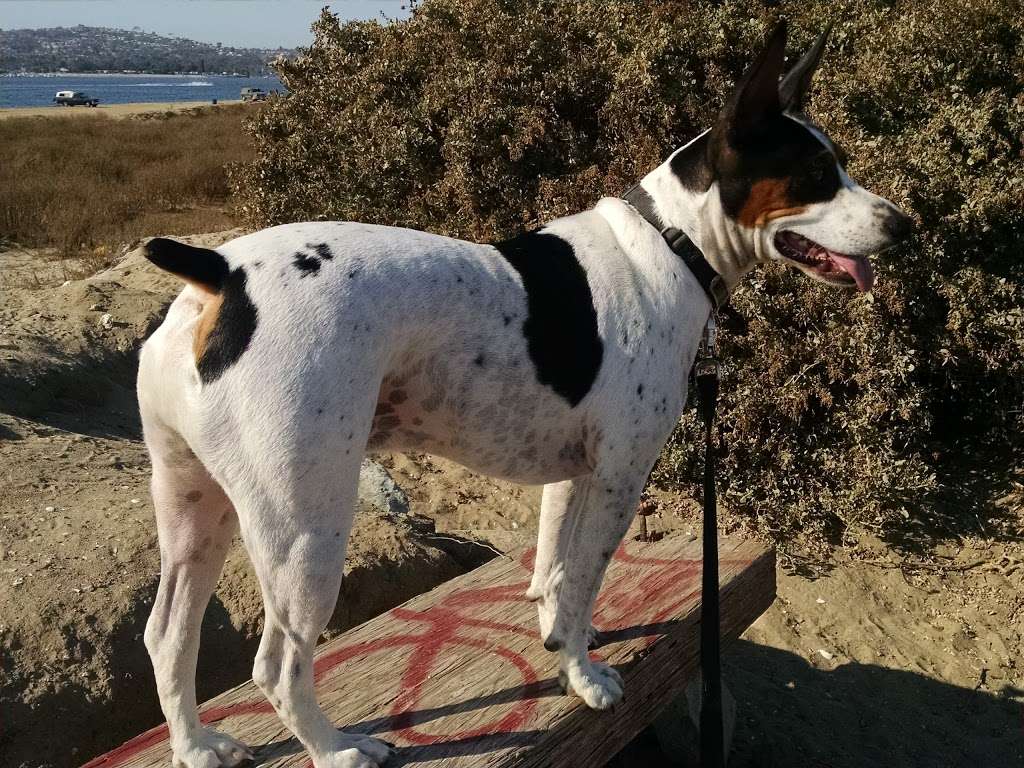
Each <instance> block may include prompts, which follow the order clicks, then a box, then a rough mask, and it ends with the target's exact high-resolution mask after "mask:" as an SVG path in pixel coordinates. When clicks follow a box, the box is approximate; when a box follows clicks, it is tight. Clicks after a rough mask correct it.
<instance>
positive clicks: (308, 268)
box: [292, 243, 351, 277]
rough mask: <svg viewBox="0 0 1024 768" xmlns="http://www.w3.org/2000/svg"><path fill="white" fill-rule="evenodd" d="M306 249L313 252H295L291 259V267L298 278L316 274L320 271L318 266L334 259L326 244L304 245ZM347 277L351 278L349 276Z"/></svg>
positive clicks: (329, 247)
mask: <svg viewBox="0 0 1024 768" xmlns="http://www.w3.org/2000/svg"><path fill="white" fill-rule="evenodd" d="M306 247H307V248H309V249H310V250H311V251H313V254H309V253H304V252H303V251H296V252H295V256H294V257H292V265H293V266H294V267H295V268H296V269H297V270H299V277H306V276H307V275H315V274H317V273H318V272H319V271H320V265H321V264H322V263H323V262H324V261H330V260H331V259H333V258H334V253H333V252H332V251H331V246H329V245H328V244H327V243H317V244H315V245H314V244H313V243H306ZM314 254H315V255H314ZM349 277H351V274H350V275H349Z"/></svg>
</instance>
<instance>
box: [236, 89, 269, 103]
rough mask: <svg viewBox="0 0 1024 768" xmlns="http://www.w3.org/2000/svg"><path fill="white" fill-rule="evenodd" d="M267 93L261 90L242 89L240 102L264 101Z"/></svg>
mask: <svg viewBox="0 0 1024 768" xmlns="http://www.w3.org/2000/svg"><path fill="white" fill-rule="evenodd" d="M266 100H267V92H266V91H264V90H263V89H262V88H243V89H242V101H266Z"/></svg>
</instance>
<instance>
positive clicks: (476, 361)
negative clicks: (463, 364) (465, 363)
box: [473, 352, 484, 368]
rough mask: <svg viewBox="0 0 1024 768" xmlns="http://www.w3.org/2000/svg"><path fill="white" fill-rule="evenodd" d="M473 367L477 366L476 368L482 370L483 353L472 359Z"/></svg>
mask: <svg viewBox="0 0 1024 768" xmlns="http://www.w3.org/2000/svg"><path fill="white" fill-rule="evenodd" d="M473 365H475V366H477V367H478V368H483V367H484V353H483V352H481V353H480V354H479V355H477V356H476V357H474V358H473Z"/></svg>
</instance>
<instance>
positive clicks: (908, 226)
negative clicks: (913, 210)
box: [885, 208, 914, 243]
mask: <svg viewBox="0 0 1024 768" xmlns="http://www.w3.org/2000/svg"><path fill="white" fill-rule="evenodd" d="M885 231H886V232H888V233H889V237H891V238H892V241H893V242H894V243H899V242H902V241H904V240H906V239H907V238H908V237H910V233H911V232H913V231H914V220H913V219H912V218H910V217H909V216H907V214H905V213H903V211H900V210H897V209H895V208H894V209H892V210H891V211H889V217H888V218H887V219H886V220H885Z"/></svg>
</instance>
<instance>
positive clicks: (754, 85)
mask: <svg viewBox="0 0 1024 768" xmlns="http://www.w3.org/2000/svg"><path fill="white" fill-rule="evenodd" d="M785 58H786V21H785V19H783V20H782V21H780V22H779V24H778V26H776V27H775V30H774V31H773V32H772V33H771V35H769V36H768V41H767V42H766V43H765V47H764V50H763V51H762V52H761V55H760V56H758V57H757V60H756V61H754V63H753V64H751V65H750V68H749V69H747V71H746V72H745V73H744V75H743V77H742V78H740V82H739V85H737V86H736V92H735V93H734V94H733V97H732V99H731V100H730V101H729V104H728V106H726V108H725V113H724V115H723V117H724V119H725V123H726V126H727V131H728V136H729V139H730V140H731V141H732V142H733V143H740V142H742V141H743V140H744V139H746V138H749V137H753V136H756V135H757V134H758V133H759V132H760V130H761V128H762V127H763V126H764V125H765V124H766V123H767V122H768V121H769V119H770V118H772V117H775V116H776V115H778V114H780V113H781V112H782V104H781V102H780V101H779V78H780V77H781V76H782V63H783V61H784V60H785Z"/></svg>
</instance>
